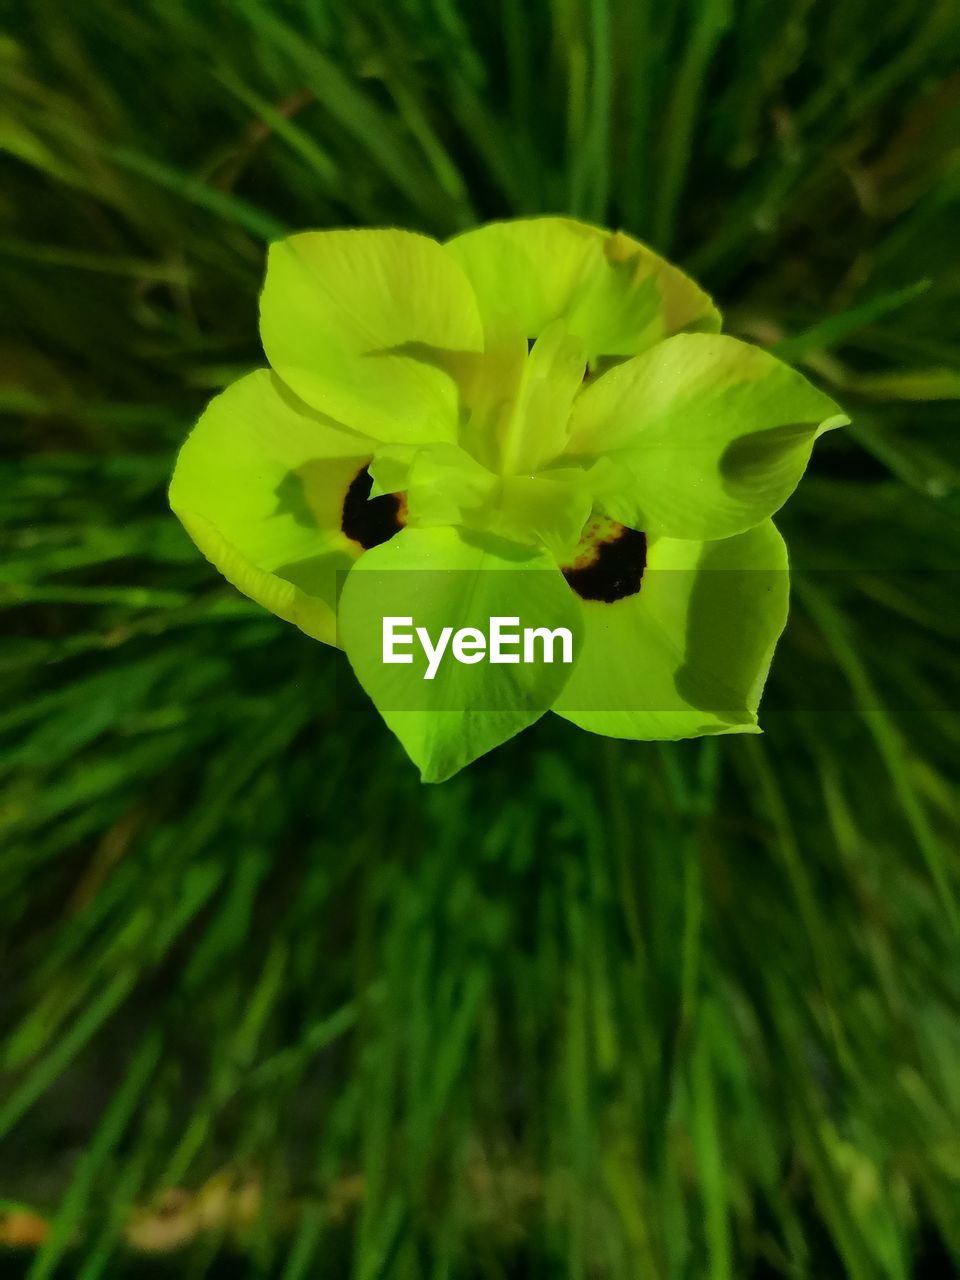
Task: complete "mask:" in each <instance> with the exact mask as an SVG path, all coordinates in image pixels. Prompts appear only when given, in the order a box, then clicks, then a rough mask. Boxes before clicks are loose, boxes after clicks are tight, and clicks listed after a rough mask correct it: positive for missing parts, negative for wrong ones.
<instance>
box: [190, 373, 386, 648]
mask: <svg viewBox="0 0 960 1280" xmlns="http://www.w3.org/2000/svg"><path fill="white" fill-rule="evenodd" d="M371 453H372V446H371V443H370V441H368V440H366V439H364V438H363V437H362V436H358V435H356V434H355V433H353V432H349V431H343V430H341V429H339V428H338V427H337V426H336V425H335V424H332V423H330V422H328V421H326V420H325V419H324V418H323V417H322V416H321V415H320V414H318V413H315V412H314V411H313V410H311V409H309V408H308V407H307V406H306V405H305V404H303V403H302V402H301V401H299V400H297V398H296V397H295V396H293V395H292V394H291V393H290V392H289V390H288V389H287V388H285V387H284V386H283V384H282V383H281V382H280V380H279V379H278V378H277V376H276V374H273V373H271V372H270V371H269V370H266V369H261V370H259V371H258V372H256V373H251V374H249V375H248V376H247V377H245V378H241V379H240V380H239V381H237V382H235V383H234V384H233V385H232V386H231V387H228V388H227V390H226V391H224V392H223V393H222V394H221V395H219V396H217V397H216V399H214V400H212V401H211V402H210V404H209V405H208V406H207V408H206V410H205V411H204V413H203V415H202V416H201V418H200V420H199V422H198V423H197V425H196V426H195V427H194V429H193V431H192V432H191V433H190V436H189V437H188V439H187V441H186V443H185V444H184V446H183V448H182V449H181V450H180V456H179V457H178V459H177V465H176V469H175V471H174V474H173V479H172V481H171V483H170V505H171V507H172V508H173V510H174V511H175V512H176V513H177V515H178V516H179V517H180V520H181V521H182V523H183V525H184V526H185V528H186V530H187V532H188V533H189V534H190V536H191V537H192V538H193V540H194V542H195V543H196V544H197V546H198V547H199V548H200V550H201V551H202V552H203V554H204V555H205V556H206V557H207V559H208V560H210V561H211V562H212V563H213V564H214V565H216V567H217V568H218V569H219V570H220V572H221V573H222V574H223V576H224V577H225V578H227V579H228V581H230V582H232V583H233V585H234V586H235V587H237V588H238V589H239V590H240V591H242V592H243V593H244V594H245V595H247V596H249V597H250V598H251V599H252V600H256V601H257V603H258V604H262V605H263V606H264V608H266V609H269V610H270V611H271V613H275V614H277V615H278V617H281V618H285V619H286V620H287V621H288V622H293V623H295V624H296V625H297V626H298V627H299V628H300V629H301V630H302V631H305V632H306V633H307V635H310V636H314V637H315V638H316V639H318V640H323V641H325V642H326V643H328V644H334V643H335V642H336V590H337V574H338V573H339V572H342V571H343V570H345V569H347V568H349V567H350V565H351V564H352V563H353V562H354V560H355V559H356V558H357V556H358V555H360V553H361V552H362V550H363V546H362V545H361V543H360V542H358V541H357V540H356V539H354V538H351V537H349V536H348V535H347V534H346V533H345V532H344V530H343V523H344V502H345V498H346V495H347V492H348V490H349V489H350V486H351V484H352V483H353V482H354V481H355V480H356V477H357V475H358V472H362V469H363V468H364V467H365V466H366V464H367V462H368V461H369V459H370V455H371ZM386 501H388V502H389V501H390V500H389V499H386Z"/></svg>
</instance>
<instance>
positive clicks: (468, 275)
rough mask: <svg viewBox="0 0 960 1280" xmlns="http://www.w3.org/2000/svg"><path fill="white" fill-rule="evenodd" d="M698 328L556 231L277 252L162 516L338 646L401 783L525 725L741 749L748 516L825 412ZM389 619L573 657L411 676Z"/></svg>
mask: <svg viewBox="0 0 960 1280" xmlns="http://www.w3.org/2000/svg"><path fill="white" fill-rule="evenodd" d="M719 328H720V316H719V313H718V312H717V310H716V308H715V307H714V305H713V303H712V302H711V300H710V299H709V298H708V297H707V295H706V294H705V293H703V291H702V290H701V289H700V288H698V286H697V285H696V284H694V282H693V281H692V280H690V279H689V278H688V277H687V276H685V275H684V274H683V273H682V272H680V271H679V270H677V268H675V267H673V266H671V265H670V264H669V263H667V262H665V261H664V260H663V259H662V258H660V257H658V256H657V255H656V254H654V253H653V252H651V251H650V250H649V249H647V248H646V247H645V246H643V245H641V244H639V243H638V242H637V241H635V240H632V239H630V238H629V237H628V236H625V235H623V234H621V233H610V232H608V231H604V230H602V229H600V228H597V227H592V226H586V225H584V224H582V223H579V222H574V221H572V220H570V219H566V218H532V219H526V220H519V221H513V222H501V223H493V224H490V225H488V226H484V227H480V228H478V229H476V230H474V231H469V232H467V233H465V234H463V235H459V236H457V237H455V238H454V239H453V240H450V241H448V242H447V243H445V244H439V243H437V242H436V241H434V240H431V239H429V238H427V237H425V236H421V235H415V234H413V233H410V232H407V231H399V230H350V231H319V232H305V233H303V234H300V235H295V236H291V237H290V238H289V239H287V240H283V241H281V242H279V243H277V244H274V245H273V246H272V247H271V249H270V253H269V259H268V264H267V274H266V281H265V284H264V288H263V293H262V296H261V307H260V329H261V335H262V338H263V345H264V350H265V352H266V356H267V360H268V361H269V364H270V368H269V369H263V370H260V371H258V372H256V373H252V374H250V375H248V376H247V377H245V378H241V379H240V380H239V381H238V382H236V383H234V384H233V386H231V387H229V388H228V389H227V390H226V391H225V392H223V393H222V394H221V395H220V396H218V397H217V398H216V399H215V400H214V401H213V402H212V403H211V404H210V405H209V406H208V408H207V409H206V411H205V412H204V414H203V416H202V417H201V418H200V421H199V422H198V423H197V425H196V427H195V428H194V430H193V432H192V434H191V435H190V437H189V439H188V440H187V442H186V443H185V445H184V446H183V449H182V451H181V454H180V457H179V459H178V462H177V467H176V471H175V474H174V477H173V480H172V483H171V486H170V502H171V505H172V507H173V509H174V510H175V511H176V513H177V515H178V516H179V517H180V519H181V520H182V521H183V524H184V525H185V526H186V528H187V530H188V532H189V533H190V535H191V536H192V537H193V539H194V541H195V542H196V544H197V546H198V547H199V548H200V549H201V551H203V553H204V554H205V555H206V556H207V557H208V558H209V559H210V560H211V561H212V562H213V564H214V565H216V567H217V568H218V569H219V570H220V572H221V573H222V574H223V575H224V576H225V577H226V578H227V579H229V581H230V582H232V583H233V584H234V585H235V586H237V587H238V588H239V589H240V590H241V591H243V592H245V593H246V594H247V595H248V596H250V597H251V598H252V599H254V600H256V601H258V602H259V603H260V604H262V605H264V606H265V607H266V608H267V609H270V610H272V611H273V612H274V613H276V614H278V615H279V616H280V617H282V618H285V619H287V620H288V621H290V622H293V623H295V624H296V625H297V626H298V627H300V628H301V630H303V631H305V632H306V633H307V634H308V635H310V636H313V637H314V638H316V639H318V640H322V641H324V642H325V643H328V644H339V645H341V646H342V647H343V648H345V649H346V652H347V655H348V657H349V659H350V661H351V663H352V665H353V668H354V670H355V672H356V674H357V676H358V678H359V679H360V681H361V683H362V684H363V686H364V688H365V689H366V690H367V692H368V693H369V694H370V696H371V697H372V699H373V700H374V702H375V703H376V704H377V706H378V707H379V709H380V711H381V713H382V714H383V717H384V719H385V720H386V721H387V723H388V724H389V726H390V727H391V728H392V729H393V730H394V732H395V733H396V734H397V735H398V737H399V738H400V740H401V741H402V742H403V744H404V746H405V747H406V749H407V751H408V753H409V754H410V756H411V757H412V758H413V759H414V761H415V762H416V763H417V764H418V765H419V766H420V769H421V771H422V774H423V776H424V778H425V779H428V780H440V779H442V778H446V777H449V776H450V775H451V774H453V773H455V772H456V771H457V770H458V769H460V768H462V767H463V766H464V765H465V764H467V763H469V762H470V761H471V760H473V759H476V757H478V756H479V755H482V754H483V753H484V752H486V751H488V750H490V749H491V748H492V747H494V746H496V745H497V744H498V743H500V742H502V741H504V740H506V739H507V738H509V737H511V736H512V735H513V734H515V733H517V732H518V731H519V730H520V729H522V728H524V727H525V726H526V725H527V724H530V723H532V722H533V721H534V720H536V719H537V718H538V717H539V716H540V715H542V714H543V713H544V712H545V711H547V710H549V709H552V710H553V711H555V712H557V713H558V714H559V715H561V716H564V717H565V718H567V719H568V720H571V721H573V722H574V723H575V724H578V725H580V726H582V727H583V728H585V729H589V730H592V731H594V732H597V733H603V734H609V735H612V736H617V737H625V738H636V739H655V738H681V737H692V736H696V735H700V734H714V733H730V732H756V731H757V716H756V712H757V706H758V703H759V699H760V694H761V691H762V687H763V683H764V680H765V677H766V672H767V669H768V667H769V664H770V660H771V657H772V654H773V649H774V646H775V644H776V641H777V638H778V636H779V634H780V632H781V631H782V629H783V626H784V623H785V621H786V615H787V596H788V572H787V557H786V551H785V548H784V545H783V542H782V540H781V538H780V535H779V534H778V533H777V531H776V529H775V528H774V526H773V524H772V522H771V520H770V517H771V515H772V514H773V513H774V512H775V511H776V510H777V509H778V508H779V507H780V506H781V504H782V503H783V502H784V501H785V500H786V498H787V497H788V496H789V495H790V493H791V492H792V490H793V489H794V487H795V486H796V484H797V482H798V481H799V479H800V476H801V474H802V472H803V470H804V467H805V466H806V464H807V461H808V459H809V456H810V452H811V449H812V446H813V442H814V440H815V438H816V437H817V435H819V434H820V433H821V432H822V431H825V430H827V429H828V428H830V427H835V426H838V425H841V424H842V423H844V422H845V421H846V419H845V418H844V417H842V415H841V414H840V413H839V410H838V409H837V406H836V405H835V404H834V403H833V402H832V401H831V400H830V399H828V397H827V396H825V395H824V394H823V393H822V392H820V391H819V390H817V389H816V388H815V387H813V386H811V385H810V384H809V383H808V382H807V381H806V380H805V379H804V378H803V377H801V376H800V374H798V373H796V372H795V371H794V370H792V369H790V368H789V367H787V366H786V365H784V364H782V363H780V362H779V361H777V360H776V359H775V358H774V357H773V356H771V355H770V354H768V353H767V352H765V351H763V350H761V349H759V348H757V347H753V346H750V345H748V344H746V343H743V342H739V341H737V340H736V339H734V338H730V337H727V336H724V335H721V334H720V333H719ZM348 571H349V572H348ZM386 615H391V616H396V615H410V616H412V617H413V618H414V620H415V622H416V623H417V624H419V625H421V626H423V627H424V628H426V630H427V631H429V632H430V633H431V634H436V633H438V632H439V631H440V629H441V628H442V627H445V626H455V627H463V626H474V625H480V624H482V622H483V620H488V619H490V618H492V617H495V616H499V617H519V618H521V619H522V620H523V622H524V623H525V624H527V625H530V626H542V627H549V628H557V627H566V628H568V629H569V630H570V632H571V634H572V635H574V636H575V638H576V644H575V658H574V661H573V662H571V663H568V664H565V663H561V662H553V663H548V662H543V661H540V662H535V663H531V664H524V663H522V662H521V663H516V664H514V665H491V664H489V663H485V662H474V663H471V664H470V665H464V664H460V663H450V664H447V665H446V666H444V667H443V668H442V669H441V670H438V672H437V674H436V678H435V679H433V680H431V681H425V680H424V679H423V672H422V670H421V669H418V667H417V665H416V664H415V663H414V664H411V665H408V666H399V665H385V664H384V662H383V660H382V659H383V652H382V647H381V638H382V637H381V626H380V624H381V620H382V618H383V617H384V616H386Z"/></svg>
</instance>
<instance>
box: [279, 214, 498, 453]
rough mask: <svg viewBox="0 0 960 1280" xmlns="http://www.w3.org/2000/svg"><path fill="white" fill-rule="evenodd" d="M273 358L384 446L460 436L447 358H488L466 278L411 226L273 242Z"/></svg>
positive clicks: (319, 401) (285, 373) (314, 399)
mask: <svg viewBox="0 0 960 1280" xmlns="http://www.w3.org/2000/svg"><path fill="white" fill-rule="evenodd" d="M260 334H261V337H262V339H263V346H264V350H265V351H266V353H267V359H268V360H269V361H270V364H271V365H272V366H273V368H274V369H275V370H276V371H277V373H279V374H280V376H281V377H282V378H283V380H284V381H285V382H286V383H288V384H289V385H290V386H291V387H292V388H293V390H294V391H296V393H297V394H298V395H299V396H302V397H303V399H304V400H306V401H307V403H309V404H311V405H313V406H314V408H316V409H319V410H321V411H322V412H324V413H326V414H329V415H330V416H331V417H333V418H336V419H338V420H339V421H341V422H343V423H346V424H347V426H349V427H352V428H354V429H355V430H358V431H363V432H364V433H365V434H367V435H370V436H373V437H374V438H375V439H377V440H385V441H399V442H407V441H409V442H420V441H427V440H452V439H454V438H455V435H456V429H457V422H458V393H457V384H456V382H455V380H454V377H453V375H452V373H451V371H450V362H449V358H448V357H449V356H450V353H452V352H458V351H481V350H482V349H483V331H482V326H481V323H480V318H479V315H478V312H477V306H476V301H475V299H474V296H473V292H472V290H471V288H470V284H469V282H468V281H467V279H466V277H465V275H464V273H463V271H462V270H461V269H460V267H459V266H458V265H457V264H456V263H455V262H454V261H453V260H452V258H451V257H450V255H449V254H448V253H446V252H445V250H444V249H443V247H442V246H441V245H439V244H437V242H436V241H435V240H431V239H429V238H428V237H427V236H422V235H416V234H414V233H413V232H410V231H397V230H368V229H357V230H350V231H307V232H303V233H301V234H299V235H294V236H290V237H289V238H288V239H286V240H280V241H278V242H277V243H275V244H272V245H271V246H270V253H269V257H268V260H267V275H266V280H265V282H264V286H263V293H262V294H261V297H260Z"/></svg>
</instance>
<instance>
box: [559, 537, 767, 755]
mask: <svg viewBox="0 0 960 1280" xmlns="http://www.w3.org/2000/svg"><path fill="white" fill-rule="evenodd" d="M788 595H789V573H788V568H787V553H786V547H785V546H784V543H783V539H782V538H781V537H780V535H779V533H778V532H777V530H776V529H775V528H774V526H773V524H772V523H771V522H770V521H766V522H765V523H764V524H761V525H758V526H757V527H756V528H754V529H751V530H749V531H748V532H747V533H743V534H740V535H739V536H737V537H735V538H727V539H724V540H722V541H718V542H706V543H700V542H683V541H680V540H677V539H673V538H658V539H651V541H650V544H649V550H648V554H647V564H646V569H645V570H644V573H643V578H642V581H641V584H640V589H639V591H637V592H636V593H635V594H632V595H628V596H624V597H623V598H621V599H619V600H616V601H614V602H613V603H612V604H607V603H604V602H602V601H600V600H584V601H583V618H584V627H585V632H584V640H583V647H582V649H581V653H580V659H579V661H578V663H577V665H576V667H575V668H574V671H573V674H572V675H571V677H570V679H569V681H568V682H567V684H566V686H565V687H564V689H563V690H562V691H561V693H560V696H559V697H558V699H557V701H556V703H555V704H554V707H553V709H554V711H556V712H558V713H559V714H560V715H561V716H563V717H564V718H565V719H567V720H572V721H573V723H574V724H577V725H580V727H581V728H583V729H589V730H591V731H592V732H593V733H602V734H607V735H609V736H611V737H617V738H636V739H641V740H653V739H672V738H691V737H699V736H700V735H702V734H717V733H756V732H759V730H758V729H757V714H756V713H757V706H758V704H759V701H760V695H761V693H762V691H763V685H764V681H765V680H766V675H767V670H768V668H769V666H770V660H771V658H772V656H773V650H774V647H775V645H776V642H777V639H778V637H779V636H780V633H781V631H782V630H783V627H784V624H785V622H786V618H787V604H788Z"/></svg>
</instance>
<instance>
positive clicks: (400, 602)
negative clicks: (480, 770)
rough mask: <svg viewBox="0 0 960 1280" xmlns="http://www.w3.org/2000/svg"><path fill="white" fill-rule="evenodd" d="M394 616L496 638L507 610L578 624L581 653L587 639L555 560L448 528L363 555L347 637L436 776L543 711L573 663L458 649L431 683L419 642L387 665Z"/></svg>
mask: <svg viewBox="0 0 960 1280" xmlns="http://www.w3.org/2000/svg"><path fill="white" fill-rule="evenodd" d="M385 617H387V618H389V617H393V618H401V619H406V620H407V625H406V626H405V630H406V631H407V632H412V631H413V628H415V627H423V628H425V629H426V631H427V633H428V634H429V636H430V637H431V639H432V641H433V642H434V643H436V642H437V641H438V640H439V637H440V635H441V632H442V630H443V628H446V627H451V628H453V630H454V632H456V631H457V630H459V629H460V628H463V627H474V628H477V629H478V630H479V631H481V632H482V633H483V634H484V635H486V634H487V632H488V630H489V626H490V619H491V618H494V617H502V618H508V619H519V627H549V628H550V629H551V630H552V629H553V628H555V627H566V628H568V630H570V632H571V636H572V638H573V654H574V655H575V654H576V652H577V649H578V644H579V626H580V624H579V609H578V605H577V600H576V597H575V596H574V594H573V592H571V591H570V589H569V588H568V587H567V584H566V583H565V582H564V580H563V578H562V577H561V575H560V573H559V571H558V570H557V568H556V566H555V565H554V564H553V562H552V561H551V560H550V559H549V558H548V557H546V556H542V555H537V554H535V553H530V552H527V551H526V550H524V549H523V548H520V547H516V546H513V545H512V544H510V543H508V542H504V541H502V540H499V539H491V538H486V537H477V538H474V537H471V536H469V535H464V534H462V533H461V532H460V531H458V530H455V529H449V528H447V529H443V528H440V529H420V528H408V529H404V530H403V531H402V532H401V533H399V534H398V535H397V536H396V537H395V538H393V539H391V541H390V542H387V543H384V544H383V545H382V546H379V547H376V548H374V549H373V550H372V551H368V552H367V553H366V554H365V555H363V556H362V557H361V558H360V560H358V561H357V563H356V565H355V566H354V568H353V569H352V570H351V571H350V573H349V575H348V576H347V580H346V582H345V583H344V587H343V593H342V595H341V598H340V613H339V627H340V638H341V640H342V642H343V647H344V648H345V649H346V651H347V655H348V657H349V658H350V662H351V663H352V665H353V669H354V671H355V672H356V674H357V678H358V679H359V681H360V683H361V684H362V685H363V687H364V689H365V690H366V691H367V693H368V694H369V695H370V697H371V698H372V699H373V701H374V703H375V704H376V706H377V708H378V710H379V711H380V714H381V715H382V716H383V718H384V720H385V721H386V722H387V724H388V725H389V727H390V728H391V729H392V730H393V732H394V733H395V734H396V735H397V737H398V738H399V739H400V741H401V742H402V743H403V746H404V748H405V749H406V751H407V754H408V755H409V756H410V758H411V759H412V760H413V761H414V763H415V764H417V765H418V766H419V768H420V771H421V774H422V777H423V779H424V781H425V782H442V781H443V780H444V779H445V778H449V777H450V776H452V775H453V774H454V773H457V772H458V770H460V769H462V768H463V767H464V765H467V764H469V763H470V761H471V760H475V759H476V758H477V757H478V756H481V755H483V754H484V753H485V752H487V751H490V750H491V749H492V748H493V747H496V746H498V745H499V744H500V743H501V742H505V741H506V740H507V739H508V738H512V737H513V736H514V734H516V733H519V732H520V730H521V729H523V728H525V727H526V726H527V725H529V724H532V723H533V722H534V721H535V720H537V719H539V717H540V716H541V715H542V714H543V713H544V711H546V710H547V709H548V708H549V706H550V705H551V703H552V702H553V701H554V699H555V698H556V696H557V694H558V692H559V691H560V689H561V688H562V686H563V683H564V681H565V680H566V679H567V677H568V675H569V673H570V671H571V669H572V668H571V666H569V665H566V664H564V663H562V662H560V661H559V660H557V661H555V662H550V663H547V662H543V661H537V662H534V663H530V664H527V663H522V662H516V663H512V664H510V665H506V664H500V665H495V664H492V663H490V662H488V661H487V660H486V658H484V659H483V660H482V661H478V662H476V663H474V664H470V665H467V664H465V663H463V662H459V661H457V660H456V658H455V656H454V654H453V653H451V652H450V651H449V649H448V650H447V652H446V653H445V655H444V657H443V659H442V660H441V662H440V664H439V665H438V667H437V670H436V673H435V676H434V678H433V679H430V680H426V679H424V672H425V667H426V662H425V659H424V657H423V654H422V649H421V647H420V642H419V641H417V640H414V641H413V643H412V644H411V645H407V646H406V647H405V649H404V650H403V651H404V652H405V653H407V654H411V655H412V656H413V659H414V660H413V662H411V663H410V664H408V665H399V664H393V665H391V664H387V663H385V662H384V661H383V619H384V618H385ZM517 629H518V628H517V627H513V628H512V630H514V631H516V630H517ZM514 652H516V650H515V649H514ZM537 652H538V657H540V656H542V653H541V650H540V649H539V648H538V651H537Z"/></svg>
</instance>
